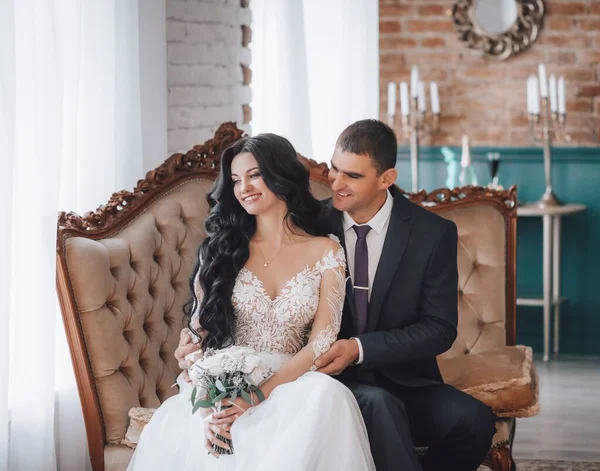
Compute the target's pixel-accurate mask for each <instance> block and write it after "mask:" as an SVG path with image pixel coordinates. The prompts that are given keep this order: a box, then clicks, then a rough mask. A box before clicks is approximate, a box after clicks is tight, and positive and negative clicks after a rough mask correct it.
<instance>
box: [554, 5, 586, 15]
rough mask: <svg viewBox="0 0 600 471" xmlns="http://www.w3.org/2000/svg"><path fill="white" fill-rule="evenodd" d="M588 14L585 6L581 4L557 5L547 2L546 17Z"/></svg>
mask: <svg viewBox="0 0 600 471" xmlns="http://www.w3.org/2000/svg"><path fill="white" fill-rule="evenodd" d="M585 13H588V8H587V5H586V4H585V3H583V2H569V3H557V2H548V16H552V15H583V14H585Z"/></svg>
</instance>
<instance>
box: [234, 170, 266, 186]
mask: <svg viewBox="0 0 600 471" xmlns="http://www.w3.org/2000/svg"><path fill="white" fill-rule="evenodd" d="M260 177H261V174H260V173H253V174H251V175H250V178H251V179H252V180H256V179H257V178H260ZM240 182H241V180H231V184H232V185H233V186H236V185H237V184H238V183H240Z"/></svg>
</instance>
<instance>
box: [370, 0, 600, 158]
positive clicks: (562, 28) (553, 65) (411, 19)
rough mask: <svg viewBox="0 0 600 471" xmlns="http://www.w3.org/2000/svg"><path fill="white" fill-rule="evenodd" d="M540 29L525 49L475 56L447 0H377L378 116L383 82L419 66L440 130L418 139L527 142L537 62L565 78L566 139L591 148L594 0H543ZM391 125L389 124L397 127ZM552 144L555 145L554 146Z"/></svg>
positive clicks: (596, 79)
mask: <svg viewBox="0 0 600 471" xmlns="http://www.w3.org/2000/svg"><path fill="white" fill-rule="evenodd" d="M544 3H545V5H546V17H545V26H544V29H543V30H542V31H541V32H540V34H539V36H538V39H537V41H536V42H535V44H533V46H532V47H531V49H529V50H528V51H526V52H524V53H522V54H519V55H518V56H516V57H513V58H510V59H508V60H506V61H500V62H497V61H494V60H486V59H485V58H481V57H477V56H476V55H474V54H473V53H472V52H471V50H470V49H467V48H466V46H465V44H464V43H462V42H460V41H459V40H458V38H457V34H456V30H455V28H454V24H453V23H452V19H451V18H450V16H449V14H450V10H451V8H452V4H453V2H452V1H441V0H438V1H432V0H395V1H394V0H380V1H379V7H380V12H379V14H380V17H379V31H380V42H379V47H380V114H381V118H382V119H384V115H383V113H385V112H386V109H387V104H386V102H387V83H388V82H389V81H392V80H393V81H396V82H398V81H402V80H405V81H409V76H410V68H411V66H412V65H414V64H416V65H418V66H419V71H420V73H421V77H422V80H425V81H430V80H436V81H437V82H438V84H439V92H440V103H441V113H442V116H441V132H440V133H439V134H438V135H436V136H435V137H434V139H433V140H426V141H425V142H424V144H431V145H443V144H454V145H456V144H459V143H460V136H461V135H462V134H465V133H468V134H469V135H471V137H472V140H473V145H510V146H529V145H532V140H531V138H530V135H529V131H528V123H527V115H526V112H527V107H526V78H527V76H528V75H529V74H531V73H536V71H537V64H538V63H539V62H545V63H546V65H547V69H548V75H550V74H551V73H554V74H556V75H557V76H558V75H564V76H565V80H566V81H567V86H566V89H567V90H566V92H567V93H566V97H567V112H568V116H567V120H568V129H567V131H568V133H569V134H570V135H571V138H572V141H571V144H578V145H599V144H600V141H599V140H598V139H599V136H598V134H599V133H600V0H578V1H577V0H545V2H544ZM398 130H399V126H397V131H398ZM557 145H561V144H560V143H558V144H557Z"/></svg>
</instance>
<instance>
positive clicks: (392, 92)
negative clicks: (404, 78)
mask: <svg viewBox="0 0 600 471" xmlns="http://www.w3.org/2000/svg"><path fill="white" fill-rule="evenodd" d="M387 105H388V108H387V114H388V116H395V115H396V82H390V83H388V101H387Z"/></svg>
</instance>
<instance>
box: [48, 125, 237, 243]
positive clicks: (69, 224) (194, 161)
mask: <svg viewBox="0 0 600 471" xmlns="http://www.w3.org/2000/svg"><path fill="white" fill-rule="evenodd" d="M242 135H243V132H242V131H240V130H239V129H238V128H237V127H236V125H235V123H224V124H222V125H221V126H220V127H219V129H217V132H216V133H215V137H214V138H212V139H209V140H208V141H206V142H205V143H204V144H202V145H197V146H194V148H193V149H192V150H190V151H188V152H186V153H185V154H173V155H172V156H171V157H169V158H168V159H167V160H166V161H165V162H164V163H163V164H162V165H160V166H159V167H158V168H156V169H154V170H151V171H150V172H148V173H147V174H146V177H145V178H144V179H143V180H140V181H138V183H137V186H136V187H135V188H134V190H133V191H132V192H129V191H125V190H122V191H119V192H116V193H114V194H113V195H112V196H111V197H110V199H109V200H108V203H107V204H105V205H103V206H100V207H99V208H98V209H96V211H90V212H88V213H86V214H84V215H83V216H80V215H79V214H76V213H73V212H69V213H65V212H61V213H59V215H58V226H59V231H61V230H67V229H69V230H71V231H74V232H75V233H81V234H82V235H83V234H86V235H90V234H95V233H98V232H102V231H105V230H107V229H110V228H111V227H113V226H115V224H116V223H118V222H120V221H121V220H122V219H123V218H125V217H126V216H127V215H130V214H132V213H133V212H134V211H135V210H136V209H138V208H140V207H142V206H144V205H145V204H146V203H147V202H148V201H150V200H151V199H153V198H154V197H155V195H156V194H157V193H158V192H159V191H161V190H163V189H164V188H165V187H168V186H172V185H174V184H175V183H178V182H179V181H181V180H183V179H186V178H188V177H190V176H197V175H206V176H209V177H212V178H215V177H216V175H217V173H218V172H219V163H220V157H221V153H222V152H223V150H225V149H226V148H227V147H229V146H230V145H231V144H233V143H234V142H235V141H237V140H238V139H240V138H241V137H242Z"/></svg>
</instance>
